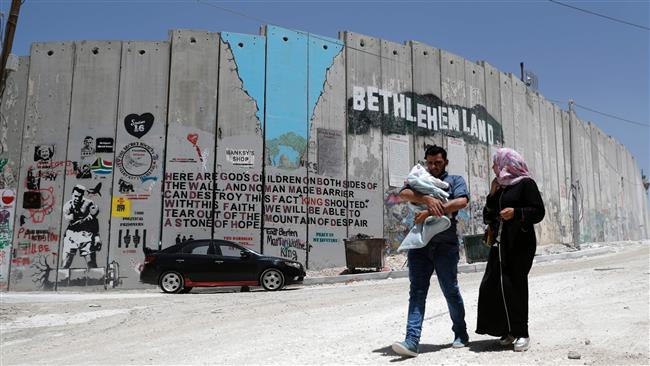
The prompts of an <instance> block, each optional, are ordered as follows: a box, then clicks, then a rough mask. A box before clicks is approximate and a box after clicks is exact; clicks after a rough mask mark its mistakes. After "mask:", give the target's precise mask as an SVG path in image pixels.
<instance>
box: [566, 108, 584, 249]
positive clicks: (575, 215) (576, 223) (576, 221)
mask: <svg viewBox="0 0 650 366" xmlns="http://www.w3.org/2000/svg"><path fill="white" fill-rule="evenodd" d="M573 103H574V102H573V99H569V148H570V154H571V157H570V160H571V190H570V192H571V198H572V200H571V203H572V204H571V217H572V221H573V225H572V227H573V230H572V232H573V247H576V248H578V247H579V245H580V243H579V241H580V218H579V216H580V211H579V207H578V204H579V203H578V198H579V197H578V195H580V194H581V192H579V189H580V188H579V185H578V184H577V182H576V170H575V169H576V168H575V166H576V160H577V159H576V156H575V151H574V148H573V145H574V143H573V114H574V110H573Z"/></svg>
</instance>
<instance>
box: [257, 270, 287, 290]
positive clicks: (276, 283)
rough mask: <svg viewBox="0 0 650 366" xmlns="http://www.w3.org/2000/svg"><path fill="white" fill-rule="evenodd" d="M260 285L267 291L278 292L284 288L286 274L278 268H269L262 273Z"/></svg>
mask: <svg viewBox="0 0 650 366" xmlns="http://www.w3.org/2000/svg"><path fill="white" fill-rule="evenodd" d="M260 283H261V284H262V287H264V289H265V290H266V291H277V290H279V289H281V288H283V287H284V274H282V271H280V270H279V269H277V268H268V269H267V270H265V271H264V272H262V275H261V276H260Z"/></svg>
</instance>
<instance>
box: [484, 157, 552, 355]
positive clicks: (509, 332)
mask: <svg viewBox="0 0 650 366" xmlns="http://www.w3.org/2000/svg"><path fill="white" fill-rule="evenodd" d="M492 160H493V165H492V169H493V170H494V173H495V174H496V178H495V179H494V180H493V181H492V187H491V189H490V194H489V195H488V196H487V202H486V204H485V207H484V208H483V220H484V221H485V223H486V224H487V225H489V226H490V227H491V228H492V230H493V232H494V233H496V235H495V236H496V237H495V240H496V244H494V245H492V247H491V249H490V257H489V259H488V263H487V266H486V268H485V275H484V276H483V280H482V281H481V288H480V290H479V297H478V319H477V325H476V333H478V334H490V335H493V336H496V337H501V339H500V340H499V343H500V344H501V345H503V346H507V345H510V344H513V343H514V350H515V351H525V350H527V349H528V347H529V346H530V337H529V335H528V272H529V271H530V267H531V266H532V264H533V257H534V256H535V249H536V246H537V242H536V239H535V229H534V227H533V224H536V223H538V222H540V221H542V219H543V218H544V202H543V201H542V197H541V195H540V193H539V190H538V189H537V184H536V183H535V181H534V180H533V178H532V177H531V174H530V172H529V171H528V167H527V166H526V162H525V161H524V159H523V158H522V157H521V155H519V153H517V152H516V151H514V150H512V149H508V148H501V149H498V150H497V152H496V153H495V154H494V157H493V159H492Z"/></svg>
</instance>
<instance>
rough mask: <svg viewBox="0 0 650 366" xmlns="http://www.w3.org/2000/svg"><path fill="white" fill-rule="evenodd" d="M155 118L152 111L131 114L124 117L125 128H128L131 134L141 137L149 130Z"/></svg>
mask: <svg viewBox="0 0 650 366" xmlns="http://www.w3.org/2000/svg"><path fill="white" fill-rule="evenodd" d="M153 120H154V117H153V114H151V113H143V114H141V115H137V114H135V113H133V114H129V115H128V116H126V118H124V128H126V132H128V133H129V135H131V136H134V137H137V138H141V137H142V136H144V135H146V134H147V132H149V130H150V129H151V126H153Z"/></svg>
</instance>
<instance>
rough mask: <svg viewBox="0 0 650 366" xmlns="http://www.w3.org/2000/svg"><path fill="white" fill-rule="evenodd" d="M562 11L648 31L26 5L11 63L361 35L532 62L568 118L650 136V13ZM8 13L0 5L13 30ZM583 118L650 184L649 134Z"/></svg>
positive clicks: (415, 15)
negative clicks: (198, 42)
mask: <svg viewBox="0 0 650 366" xmlns="http://www.w3.org/2000/svg"><path fill="white" fill-rule="evenodd" d="M561 1H562V2H564V3H567V4H569V5H571V6H575V7H579V8H582V9H585V10H588V11H592V12H596V13H599V14H603V15H606V16H609V17H613V18H616V19H620V20H623V21H626V22H629V23H633V24H637V25H640V26H642V27H645V28H646V29H642V28H639V27H634V26H630V25H626V24H622V23H619V22H615V21H612V20H608V19H604V18H602V17H598V16H594V15H590V14H586V13H584V12H580V11H577V10H574V9H571V8H568V7H565V6H561V5H558V4H556V3H553V2H551V1H548V0H539V1H535V0H530V1H524V0H521V1H463V0H457V1H427V0H419V1H408V0H406V1H394V0H393V1H386V0H372V1H348V0H345V1H343V0H334V1H247V0H240V1H219V0H199V1H197V0H186V1H160V0H159V1H145V0H141V1H137V0H132V1H127V0H85V1H77V0H68V1H56V0H25V2H24V4H23V5H22V8H21V12H20V18H19V21H18V27H17V31H16V36H15V39H14V45H13V53H15V54H17V55H29V49H30V44H31V43H32V42H47V41H66V40H123V41H126V40H166V39H167V38H168V31H169V30H171V29H197V30H207V31H213V32H221V31H223V32H238V33H248V34H259V29H260V26H262V25H264V24H273V25H278V26H281V27H285V28H290V29H296V30H301V31H306V32H310V33H314V34H317V35H321V36H328V37H333V38H337V37H338V36H337V35H338V32H339V31H352V32H356V33H362V34H366V35H369V36H373V37H378V38H383V39H386V40H390V41H394V42H405V41H408V40H416V41H419V42H422V43H425V44H428V45H430V46H433V47H437V48H441V49H444V50H446V51H449V52H452V53H455V54H457V55H459V56H462V57H464V58H466V59H468V60H472V61H479V60H484V61H487V62H488V63H490V64H491V65H492V66H494V67H496V68H497V69H499V70H500V71H503V72H512V73H513V74H515V75H519V73H520V72H519V63H520V62H524V63H525V66H526V68H527V69H530V70H532V71H533V72H534V73H535V74H536V75H537V77H538V79H539V91H540V93H541V94H542V95H543V96H544V97H545V98H546V99H548V100H552V101H557V104H558V105H559V106H561V107H562V108H563V109H565V110H566V109H567V108H568V107H567V101H568V100H569V99H573V100H575V102H576V103H577V104H578V105H580V106H584V107H587V108H589V109H593V110H596V111H599V112H603V113H606V114H610V115H614V116H617V117H622V118H624V119H627V120H630V121H633V122H636V123H640V124H643V125H646V126H647V125H648V124H650V91H649V84H650V31H648V30H647V28H648V27H650V1H648V0H643V1H625V0H622V1H569V0H561ZM10 3H11V1H8V0H2V1H0V10H1V11H2V12H3V13H4V14H5V17H4V18H3V23H4V22H5V21H6V16H7V14H8V13H9V8H10ZM222 8H226V9H228V10H230V12H229V11H226V10H224V9H222ZM235 13H237V14H235ZM238 14H243V15H245V16H242V15H238ZM576 113H577V115H578V117H580V118H581V119H582V120H585V121H591V122H593V123H595V124H596V125H597V126H598V127H599V128H600V129H601V130H603V131H604V132H605V134H607V135H610V136H612V137H614V138H615V139H616V140H618V141H619V142H621V143H622V144H623V145H625V146H626V147H627V148H628V150H629V151H630V152H631V153H632V155H633V156H634V157H635V158H636V161H637V164H638V165H639V168H640V169H643V171H644V172H645V173H646V175H648V176H650V150H649V149H650V147H649V146H650V128H649V127H644V126H640V125H638V124H634V123H628V122H623V121H620V120H618V119H615V118H610V117H607V116H603V115H601V114H597V113H594V112H590V111H588V110H585V109H582V108H578V107H577V108H576Z"/></svg>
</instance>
